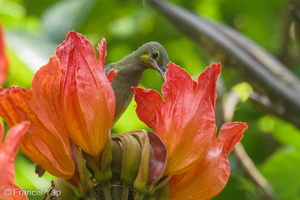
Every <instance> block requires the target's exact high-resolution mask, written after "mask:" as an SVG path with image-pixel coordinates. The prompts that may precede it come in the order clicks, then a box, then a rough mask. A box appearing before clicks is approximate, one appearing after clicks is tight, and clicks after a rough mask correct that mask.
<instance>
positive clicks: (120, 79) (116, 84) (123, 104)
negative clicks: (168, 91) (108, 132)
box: [104, 42, 169, 126]
mask: <svg viewBox="0 0 300 200" xmlns="http://www.w3.org/2000/svg"><path fill="white" fill-rule="evenodd" d="M168 63H169V57H168V54H167V52H166V50H165V48H164V47H163V46H162V45H161V44H160V43H158V42H148V43H145V44H143V45H142V46H140V47H139V48H138V49H137V50H136V51H134V52H132V53H131V54H129V55H127V56H125V57H124V58H123V59H122V60H120V61H118V62H115V63H110V64H108V65H106V66H105V67H104V69H105V74H108V73H109V72H110V71H111V70H116V71H117V75H116V76H115V77H114V79H113V81H112V83H111V86H112V89H113V91H114V94H115V99H116V108H115V115H114V119H113V122H112V126H113V125H114V124H115V123H116V122H117V121H118V119H119V118H120V117H121V116H122V114H123V113H124V112H125V110H126V109H127V107H128V106H129V104H130V102H131V100H132V98H133V95H134V93H133V91H132V89H131V87H132V86H134V87H137V86H138V85H139V83H140V81H141V79H142V76H143V73H144V71H145V70H146V69H154V70H156V71H158V72H159V73H160V75H161V77H162V78H163V80H164V81H166V76H165V72H166V71H167V69H168V68H167V64H168Z"/></svg>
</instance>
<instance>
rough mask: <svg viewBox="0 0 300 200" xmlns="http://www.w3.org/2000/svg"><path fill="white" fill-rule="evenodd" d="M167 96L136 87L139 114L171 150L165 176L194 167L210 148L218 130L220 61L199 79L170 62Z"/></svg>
mask: <svg viewBox="0 0 300 200" xmlns="http://www.w3.org/2000/svg"><path fill="white" fill-rule="evenodd" d="M168 66H169V70H168V71H167V73H166V77H167V81H166V83H164V85H163V86H162V94H163V97H164V99H162V98H161V96H160V95H159V94H158V93H157V92H156V91H154V90H145V89H142V88H133V90H134V92H135V101H136V102H137V109H136V112H137V115H138V117H139V118H140V120H141V121H143V122H144V123H146V124H147V125H148V126H149V127H150V128H152V129H154V130H155V132H156V133H157V135H158V136H159V137H160V138H161V139H162V141H163V142H164V144H165V146H166V148H167V150H168V164H167V168H166V171H165V174H166V175H174V174H179V173H183V172H185V171H187V170H189V169H190V168H192V167H193V166H194V165H195V164H196V163H197V162H198V161H199V160H201V159H202V158H204V156H205V155H206V154H207V152H208V151H209V148H210V146H211V144H212V141H213V139H214V136H215V132H216V125H215V114H214V109H215V101H216V80H217V78H218V76H219V74H220V69H221V64H220V63H216V64H212V65H211V66H210V67H208V68H207V69H206V70H205V71H204V72H203V73H201V74H200V75H199V77H198V82H195V81H193V80H192V78H191V77H190V75H189V74H188V73H187V72H186V71H184V70H183V69H181V68H180V67H179V66H177V65H175V64H173V63H169V65H168Z"/></svg>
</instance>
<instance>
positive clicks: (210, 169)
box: [169, 123, 248, 200]
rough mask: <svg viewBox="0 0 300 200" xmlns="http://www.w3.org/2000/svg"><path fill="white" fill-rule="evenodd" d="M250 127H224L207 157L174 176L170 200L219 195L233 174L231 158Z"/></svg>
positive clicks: (202, 199)
mask: <svg viewBox="0 0 300 200" xmlns="http://www.w3.org/2000/svg"><path fill="white" fill-rule="evenodd" d="M247 127H248V126H247V125H246V124H245V123H227V124H224V125H223V126H222V127H221V131H220V134H219V137H218V139H215V140H214V142H213V144H212V146H211V148H210V150H209V152H208V154H207V155H206V156H205V158H204V159H203V160H201V161H200V162H199V163H198V164H197V165H196V166H194V167H193V168H192V169H190V170H189V171H187V172H185V173H183V174H179V175H175V176H172V178H171V180H170V181H169V184H170V199H169V200H184V199H191V200H193V199H194V200H209V199H212V198H213V197H215V196H216V195H217V194H219V193H220V192H221V191H222V190H223V188H224V187H225V185H226V183H227V181H228V178H229V175H230V165H229V162H228V155H229V153H230V152H231V151H232V149H233V147H234V146H235V144H236V143H238V142H239V141H240V140H241V138H242V137H243V132H244V131H245V130H246V129H247Z"/></svg>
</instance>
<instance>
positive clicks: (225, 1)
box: [0, 0, 300, 200]
mask: <svg viewBox="0 0 300 200" xmlns="http://www.w3.org/2000/svg"><path fill="white" fill-rule="evenodd" d="M169 1H170V2H172V3H174V4H176V5H178V6H181V7H183V8H185V9H187V10H190V11H192V12H194V13H196V14H197V15H202V16H203V17H204V18H207V19H209V20H214V21H218V22H220V23H223V24H226V25H228V26H231V27H233V28H234V29H236V30H237V31H238V32H240V33H242V34H244V35H245V36H246V37H248V38H250V39H252V40H253V41H255V42H257V43H258V44H259V45H261V46H262V47H263V48H265V49H266V50H267V51H268V52H270V53H271V54H273V55H275V56H276V57H278V58H279V59H280V60H281V61H282V62H283V63H285V65H286V66H288V67H289V69H290V70H292V71H293V72H294V73H295V74H298V75H299V74H300V59H299V58H300V56H299V55H300V54H299V41H298V42H297V41H296V39H295V38H297V37H296V36H295V32H294V31H293V30H294V29H295V24H294V25H293V23H291V21H292V19H291V13H290V8H291V4H290V2H289V1H288V0H272V1H270V0H260V1H253V0H241V1H236V0H197V1H187V0H169ZM293 2H294V3H295V2H296V4H297V2H298V1H297V0H295V1H293ZM298 5H300V3H299V2H298ZM0 21H1V23H2V24H3V26H4V30H5V39H6V44H7V50H8V54H9V58H10V71H9V76H8V78H7V81H6V83H5V85H4V86H3V87H10V86H11V85H19V86H21V87H23V88H26V89H29V88H30V82H31V80H32V77H33V74H34V72H35V71H36V70H38V69H39V68H40V67H41V66H43V65H44V64H46V63H47V61H48V59H49V57H50V56H51V55H53V54H54V51H55V48H56V46H57V45H59V44H60V43H61V42H62V41H63V40H64V38H65V36H66V34H67V32H68V31H70V30H75V31H78V32H80V33H82V34H84V35H85V36H86V37H87V39H88V40H89V41H91V43H92V44H94V45H95V46H96V45H97V43H98V42H99V41H100V40H101V39H102V38H106V40H107V52H108V54H107V60H106V63H111V62H115V61H118V60H120V59H122V58H123V57H124V56H125V55H127V54H129V53H131V52H132V51H134V50H136V49H137V48H138V47H139V46H140V45H141V44H143V43H146V42H148V41H158V42H160V43H161V44H162V45H163V46H164V47H165V48H166V50H167V52H168V54H169V58H170V60H171V61H172V62H174V63H176V64H178V65H180V66H181V67H183V68H185V69H186V70H187V71H188V72H189V73H190V74H191V75H192V76H194V77H195V78H196V77H197V76H198V75H199V73H200V72H202V71H203V69H204V68H205V67H206V66H208V65H209V64H210V63H211V62H216V61H218V60H212V59H211V58H210V57H209V56H208V55H207V53H206V50H205V47H202V46H198V45H197V44H195V43H194V42H193V41H192V40H190V39H189V38H188V37H187V36H185V35H183V34H182V33H181V32H180V31H179V30H178V29H176V28H174V27H173V25H172V24H170V22H169V21H168V20H167V19H166V18H164V16H163V15H161V14H160V13H159V12H157V11H156V10H155V9H153V8H152V7H151V6H149V5H147V4H146V3H145V2H143V1H142V0H106V1H104V0H51V1H50V0H0ZM222 78H223V80H224V82H225V86H226V87H227V88H228V89H230V88H232V87H234V86H236V85H237V84H239V83H241V82H243V80H242V79H240V77H239V76H238V75H237V73H236V72H235V71H234V69H229V68H228V67H227V66H223V69H222ZM162 83H163V82H162V80H161V78H160V76H159V74H158V73H156V72H155V71H151V70H148V71H146V73H145V74H144V77H143V80H142V83H141V85H140V86H141V87H145V88H153V89H156V90H158V91H159V90H160V87H161V84H162ZM134 105H135V103H134V102H133V103H132V104H131V105H130V107H129V108H128V110H127V111H126V113H125V114H124V115H123V117H122V118H121V120H120V121H119V122H118V123H117V124H116V126H115V127H114V130H113V132H114V133H121V132H126V131H131V130H134V129H141V128H147V127H146V126H145V125H144V124H143V123H142V122H140V121H139V120H138V118H137V117H136V115H135V111H134V109H135V108H134ZM233 121H243V122H246V123H247V124H248V125H249V129H248V130H247V131H246V133H245V137H244V138H243V140H242V143H243V145H244V147H245V149H246V151H247V153H248V154H249V156H250V158H251V159H252V160H253V162H254V163H255V165H256V167H257V168H258V169H259V171H260V173H261V174H262V175H263V176H264V177H265V178H266V180H267V181H268V182H269V183H270V185H271V186H272V187H273V189H274V191H275V192H276V195H277V196H278V197H279V199H283V200H300V173H299V172H300V132H299V130H298V129H297V128H295V127H294V126H293V125H292V124H290V123H287V122H285V121H283V120H281V119H278V118H276V117H274V116H271V115H268V114H266V113H264V112H263V111H261V110H260V109H258V108H256V107H254V106H253V105H252V104H251V103H250V102H248V101H247V100H246V99H245V100H244V101H242V102H241V103H240V104H239V105H238V107H237V108H236V111H235V115H234V119H233ZM230 162H231V177H230V180H229V182H228V184H227V186H226V187H225V189H224V190H223V191H222V192H221V193H220V195H219V196H217V197H216V198H214V199H216V200H217V199H220V200H221V199H222V200H233V199H234V200H235V199H237V200H254V199H255V200H259V199H266V198H265V197H264V195H263V192H262V191H261V189H260V188H258V187H257V186H256V184H255V183H254V182H253V181H252V179H250V178H249V177H248V176H247V174H246V173H245V171H244V170H243V169H242V168H241V167H240V165H239V164H238V162H237V161H236V159H235V157H234V156H233V155H231V156H230ZM0 173H1V172H0ZM52 179H53V177H52V176H51V175H49V174H46V175H45V176H44V177H43V178H38V177H37V175H35V174H34V163H32V162H31V161H30V159H28V158H27V157H26V156H25V155H24V154H22V152H19V154H18V156H17V159H16V182H17V184H18V185H20V186H21V188H23V189H26V190H28V189H37V188H38V189H41V190H44V189H46V188H48V187H49V185H50V180H52ZM30 199H40V196H38V197H37V196H34V195H32V196H31V197H30Z"/></svg>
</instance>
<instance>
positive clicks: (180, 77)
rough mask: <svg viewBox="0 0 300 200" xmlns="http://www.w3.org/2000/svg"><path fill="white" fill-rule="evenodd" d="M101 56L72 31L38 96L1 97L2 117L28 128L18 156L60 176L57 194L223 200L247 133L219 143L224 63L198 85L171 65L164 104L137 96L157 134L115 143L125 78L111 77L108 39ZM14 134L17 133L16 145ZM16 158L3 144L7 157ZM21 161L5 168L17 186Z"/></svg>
mask: <svg viewBox="0 0 300 200" xmlns="http://www.w3.org/2000/svg"><path fill="white" fill-rule="evenodd" d="M97 49H98V51H99V55H98V56H97V58H96V55H95V52H94V49H93V46H92V44H91V43H89V42H88V41H87V40H86V39H85V37H84V36H82V35H80V34H79V33H76V32H74V31H71V32H69V33H68V35H67V37H66V41H64V42H63V43H62V44H61V45H59V46H58V47H57V49H56V52H55V55H54V56H52V57H51V58H50V60H49V62H48V63H47V64H46V65H44V66H43V67H41V68H40V69H39V70H38V71H37V73H36V74H35V76H34V78H33V81H32V83H31V89H30V90H25V89H22V88H19V87H17V86H13V87H10V88H8V89H2V88H1V89H0V116H1V117H3V118H4V119H5V121H6V122H7V124H8V125H9V126H10V127H14V126H17V127H19V129H22V130H20V131H19V132H20V133H19V135H18V138H19V140H20V149H21V150H22V151H23V152H24V153H25V154H26V155H27V156H28V157H30V158H31V159H32V160H33V161H34V162H35V163H37V164H38V165H39V166H40V167H41V168H42V169H44V170H46V171H48V172H49V173H51V174H52V175H54V176H56V177H59V178H58V181H57V182H56V185H55V186H54V187H55V188H59V187H61V188H65V187H63V186H67V187H68V188H71V190H72V192H71V193H72V195H74V196H77V197H81V198H86V199H104V198H105V197H107V192H108V191H110V192H111V193H112V194H113V195H119V196H122V195H123V197H124V196H126V195H127V196H130V198H136V199H142V197H143V196H148V197H149V196H151V197H157V198H160V199H172V200H173V199H174V200H175V199H197V200H198V199H211V198H212V197H214V196H216V195H217V194H218V193H219V192H220V191H221V190H222V189H223V188H224V186H225V185H226V183H227V180H228V178H229V170H230V169H229V163H228V154H229V153H230V151H231V150H232V148H233V147H234V145H235V144H236V143H237V142H239V141H240V139H241V138H242V134H243V132H244V131H245V130H246V129H247V125H246V124H244V123H227V124H224V125H223V126H222V128H221V130H220V132H219V134H218V137H217V129H216V124H215V114H214V110H215V104H216V80H217V78H218V76H219V74H220V69H221V65H220V64H219V63H216V64H212V65H211V66H210V67H208V68H207V69H206V70H205V71H204V72H203V73H201V74H200V75H199V77H198V81H197V82H196V81H193V80H192V79H191V77H190V75H189V74H188V73H187V72H186V71H184V70H183V69H181V68H180V67H179V66H176V65H175V64H173V63H169V70H168V71H167V73H166V77H167V81H166V82H165V83H164V84H163V86H162V96H163V97H162V96H161V95H160V94H158V93H157V92H156V91H154V90H145V89H142V88H132V89H133V91H134V93H135V101H136V103H137V110H136V112H137V115H138V117H139V118H140V120H141V121H143V122H144V123H145V124H147V125H148V126H149V127H150V128H152V129H153V130H154V132H155V133H156V134H153V133H151V132H149V131H145V130H138V131H132V132H130V133H123V134H117V135H112V136H111V135H110V129H111V125H112V120H113V117H114V111H115V96H114V91H113V89H112V87H111V85H110V83H111V81H112V80H113V78H114V76H115V75H116V73H117V72H115V71H111V72H110V73H108V74H107V75H106V74H105V71H104V63H105V56H106V42H105V40H102V41H101V42H100V44H99V45H98V48H97ZM24 121H26V123H25V124H24ZM20 123H21V125H17V124H20ZM25 131H26V133H25V134H24V132H25ZM15 132H17V131H15V128H12V130H11V132H10V133H9V134H8V137H13V134H14V133H15ZM22 134H24V136H23V137H22ZM2 135H3V134H2ZM21 137H22V138H21ZM16 142H17V141H16ZM6 143H11V141H10V140H9V138H7V141H6ZM15 151H16V150H15V147H14V152H15ZM8 153H9V150H7V149H4V150H2V149H1V146H0V155H6V154H7V155H9V154H8ZM14 154H15V153H14ZM133 155H134V156H133ZM13 157H14V155H12V154H10V156H9V159H10V161H9V164H6V163H5V162H4V163H3V162H2V163H1V165H0V168H1V167H2V168H3V166H4V165H5V166H7V167H9V166H10V173H7V178H9V180H11V175H12V170H13V168H12V166H11V165H12V164H11V162H12V160H13ZM0 159H1V160H2V157H0ZM87 169H89V171H88V170H87ZM40 175H41V174H40ZM89 176H91V177H89ZM91 179H92V181H91ZM0 180H6V179H5V178H3V179H2V178H1V179H0ZM3 184H6V185H11V184H12V183H11V181H10V182H4V183H2V182H1V186H4V185H3ZM118 184H120V185H122V187H115V185H118ZM62 185H63V186H62ZM98 186H99V187H98ZM107 187H108V190H107V189H105V188H107ZM99 188H100V189H99ZM119 188H122V190H121V189H119ZM124 188H126V190H124ZM99 190H100V191H101V192H96V191H99ZM124 191H125V192H124ZM68 195H71V194H70V193H68ZM113 195H112V196H113ZM65 196H67V194H65ZM0 197H2V196H0ZM68 197H70V196H68ZM61 198H62V197H61Z"/></svg>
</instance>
